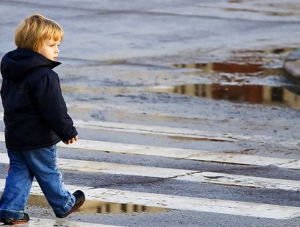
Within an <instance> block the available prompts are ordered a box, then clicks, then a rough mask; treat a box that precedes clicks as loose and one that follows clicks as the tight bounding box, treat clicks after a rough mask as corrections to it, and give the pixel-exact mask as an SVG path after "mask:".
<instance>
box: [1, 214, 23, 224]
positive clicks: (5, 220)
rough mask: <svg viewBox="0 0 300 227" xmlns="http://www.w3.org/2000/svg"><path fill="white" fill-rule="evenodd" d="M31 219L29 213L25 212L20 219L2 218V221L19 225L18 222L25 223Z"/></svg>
mask: <svg viewBox="0 0 300 227" xmlns="http://www.w3.org/2000/svg"><path fill="white" fill-rule="evenodd" d="M28 221H29V216H28V214H26V213H24V216H23V217H22V218H19V219H13V218H0V222H3V223H4V224H5V225H17V224H25V223H27V222H28Z"/></svg>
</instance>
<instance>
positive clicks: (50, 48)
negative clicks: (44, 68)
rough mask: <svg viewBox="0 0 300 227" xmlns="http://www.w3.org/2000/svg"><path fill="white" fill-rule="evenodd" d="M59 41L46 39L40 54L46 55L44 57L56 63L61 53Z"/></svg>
mask: <svg viewBox="0 0 300 227" xmlns="http://www.w3.org/2000/svg"><path fill="white" fill-rule="evenodd" d="M59 44H60V42H59V41H54V40H53V39H46V40H45V41H44V44H43V46H42V48H41V49H40V50H39V51H38V52H39V53H40V54H42V55H44V57H46V58H48V59H49V60H52V61H56V59H57V58H58V53H59V49H58V46H59Z"/></svg>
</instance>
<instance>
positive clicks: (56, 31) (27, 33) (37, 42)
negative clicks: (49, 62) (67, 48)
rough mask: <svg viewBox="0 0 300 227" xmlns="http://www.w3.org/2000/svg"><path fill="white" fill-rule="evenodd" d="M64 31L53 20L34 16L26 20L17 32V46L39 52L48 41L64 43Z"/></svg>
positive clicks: (37, 15)
mask: <svg viewBox="0 0 300 227" xmlns="http://www.w3.org/2000/svg"><path fill="white" fill-rule="evenodd" d="M63 35H64V34H63V30H62V28H61V27H60V26H59V24H58V23H56V22H55V21H53V20H50V19H48V18H46V17H44V16H42V15H40V14H33V15H31V16H29V17H27V18H25V19H24V20H23V21H22V22H21V23H20V24H19V26H18V27H17V29H16V32H15V44H16V46H17V47H20V48H25V49H30V50H33V51H39V50H40V49H41V47H42V46H43V44H44V41H45V40H46V39H53V40H54V41H60V42H61V41H62V39H63Z"/></svg>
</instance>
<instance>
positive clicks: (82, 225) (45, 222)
mask: <svg viewBox="0 0 300 227" xmlns="http://www.w3.org/2000/svg"><path fill="white" fill-rule="evenodd" d="M18 226H26V227H37V226H43V227H54V226H62V227H122V226H116V225H101V224H94V223H86V222H75V221H64V220H60V219H54V220H53V219H41V218H34V217H30V221H29V222H28V223H27V224H24V225H18Z"/></svg>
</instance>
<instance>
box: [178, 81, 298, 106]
mask: <svg viewBox="0 0 300 227" xmlns="http://www.w3.org/2000/svg"><path fill="white" fill-rule="evenodd" d="M297 91H300V89H299V88H297V87H272V86H263V85H222V84H216V83H214V84H186V85H180V86H175V87H174V88H173V92H174V93H178V94H185V95H192V96H197V97H204V98H209V99H216V100H221V99H222V100H228V101H232V102H246V103H251V104H266V105H273V106H274V105H275V106H278V105H282V106H290V107H293V108H297V109H300V100H299V96H298V94H297Z"/></svg>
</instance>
